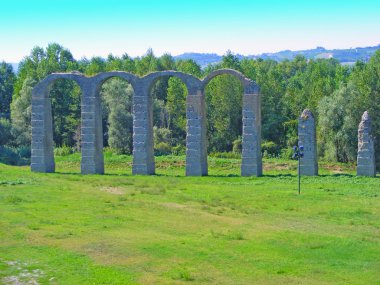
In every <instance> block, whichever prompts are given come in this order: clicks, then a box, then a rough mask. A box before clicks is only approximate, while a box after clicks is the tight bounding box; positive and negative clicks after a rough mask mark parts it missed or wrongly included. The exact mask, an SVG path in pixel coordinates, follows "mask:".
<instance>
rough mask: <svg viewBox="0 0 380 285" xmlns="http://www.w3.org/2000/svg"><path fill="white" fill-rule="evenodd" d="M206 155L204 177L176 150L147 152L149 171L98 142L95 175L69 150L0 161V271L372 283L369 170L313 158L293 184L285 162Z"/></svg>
mask: <svg viewBox="0 0 380 285" xmlns="http://www.w3.org/2000/svg"><path fill="white" fill-rule="evenodd" d="M209 165H210V176H208V177H184V175H183V173H184V157H159V158H157V173H158V175H156V176H131V157H126V156H116V155H112V154H110V153H107V154H106V171H107V174H106V175H103V176H101V175H87V176H83V175H80V174H78V172H79V155H78V154H74V155H70V156H67V157H58V158H57V173H54V174H41V173H31V172H30V170H29V168H28V167H11V166H5V165H0V283H4V284H27V282H38V283H40V284H185V283H192V284H380V258H379V256H380V197H379V195H380V179H379V177H377V178H363V177H356V176H354V175H353V171H354V169H353V168H352V167H347V166H345V165H333V166H331V165H327V164H325V165H323V167H324V168H323V169H322V170H321V173H322V175H321V176H319V177H303V178H302V187H303V191H302V195H300V196H298V195H297V177H296V176H295V171H296V165H295V163H294V162H289V161H280V160H267V161H265V170H266V171H265V173H266V175H265V176H263V177H259V178H256V177H250V178H247V177H239V176H238V174H239V160H237V159H222V158H210V161H209ZM341 171H344V172H345V173H347V174H334V173H336V172H341ZM16 282H19V283H16ZM30 284H34V283H30Z"/></svg>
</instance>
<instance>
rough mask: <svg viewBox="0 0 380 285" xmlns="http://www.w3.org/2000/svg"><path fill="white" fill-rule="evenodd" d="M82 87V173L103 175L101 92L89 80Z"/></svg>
mask: <svg viewBox="0 0 380 285" xmlns="http://www.w3.org/2000/svg"><path fill="white" fill-rule="evenodd" d="M81 87H82V101H81V117H82V119H81V151H82V161H81V172H82V174H103V173H104V157H103V127H102V111H101V103H100V92H99V89H98V87H97V86H95V84H94V83H92V82H91V80H90V79H87V81H86V82H85V83H83V86H81Z"/></svg>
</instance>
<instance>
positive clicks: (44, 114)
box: [30, 84, 55, 172]
mask: <svg viewBox="0 0 380 285" xmlns="http://www.w3.org/2000/svg"><path fill="white" fill-rule="evenodd" d="M52 120H53V119H52V114H51V100H50V98H49V87H48V86H46V85H44V84H42V85H37V86H36V87H35V88H34V89H33V91H32V155H31V165H30V166H31V170H32V171H34V172H54V171H55V164H54V149H53V148H54V142H53V125H52Z"/></svg>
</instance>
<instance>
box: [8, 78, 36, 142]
mask: <svg viewBox="0 0 380 285" xmlns="http://www.w3.org/2000/svg"><path fill="white" fill-rule="evenodd" d="M35 84H36V82H35V80H34V79H33V78H31V77H27V78H26V80H25V81H24V84H23V86H22V89H21V90H20V93H19V96H18V97H17V98H16V99H15V100H14V101H13V102H12V105H11V122H12V132H13V137H14V138H15V139H14V142H13V144H14V145H22V146H29V145H30V142H31V111H32V110H31V109H32V108H31V100H32V90H33V87H34V85H35Z"/></svg>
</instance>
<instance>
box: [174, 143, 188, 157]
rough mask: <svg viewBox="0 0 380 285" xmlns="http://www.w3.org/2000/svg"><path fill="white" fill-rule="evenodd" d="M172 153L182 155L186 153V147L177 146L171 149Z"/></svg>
mask: <svg viewBox="0 0 380 285" xmlns="http://www.w3.org/2000/svg"><path fill="white" fill-rule="evenodd" d="M172 153H173V154H174V155H184V154H185V153H186V147H185V146H183V145H181V144H179V145H176V146H174V147H173V148H172Z"/></svg>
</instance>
